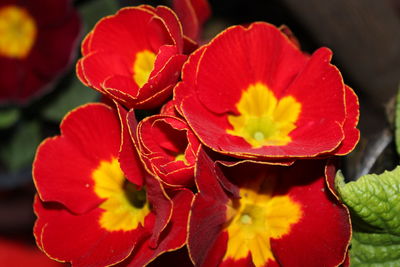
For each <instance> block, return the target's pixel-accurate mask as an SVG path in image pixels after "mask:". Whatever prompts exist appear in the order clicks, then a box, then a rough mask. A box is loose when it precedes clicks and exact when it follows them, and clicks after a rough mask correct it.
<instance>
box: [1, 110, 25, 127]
mask: <svg viewBox="0 0 400 267" xmlns="http://www.w3.org/2000/svg"><path fill="white" fill-rule="evenodd" d="M19 117H20V111H19V109H16V108H15V109H6V110H0V129H5V128H8V127H10V126H12V125H13V124H14V123H15V122H16V121H17V120H18V118H19Z"/></svg>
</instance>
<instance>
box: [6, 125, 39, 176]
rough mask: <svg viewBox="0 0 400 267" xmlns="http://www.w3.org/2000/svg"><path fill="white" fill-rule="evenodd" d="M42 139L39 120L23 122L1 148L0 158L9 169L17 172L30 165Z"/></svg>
mask: <svg viewBox="0 0 400 267" xmlns="http://www.w3.org/2000/svg"><path fill="white" fill-rule="evenodd" d="M40 140H41V136H40V126H39V123H38V122H37V121H29V122H25V123H22V122H21V123H20V125H18V128H17V130H16V131H15V134H14V135H13V136H11V138H10V140H9V141H8V142H7V143H5V144H2V147H1V149H0V158H1V160H2V162H3V163H4V165H5V166H6V167H7V169H8V170H9V171H11V172H15V171H17V170H19V169H22V168H24V167H27V166H29V165H30V164H31V163H32V161H33V158H34V156H35V151H36V147H37V146H38V144H39V143H40Z"/></svg>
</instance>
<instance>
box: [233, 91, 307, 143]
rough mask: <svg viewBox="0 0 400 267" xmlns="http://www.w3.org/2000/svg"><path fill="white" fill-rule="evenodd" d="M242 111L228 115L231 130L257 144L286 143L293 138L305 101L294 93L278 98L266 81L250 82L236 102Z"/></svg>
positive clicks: (238, 108) (234, 133)
mask: <svg viewBox="0 0 400 267" xmlns="http://www.w3.org/2000/svg"><path fill="white" fill-rule="evenodd" d="M236 108H237V110H238V112H239V115H228V121H229V123H230V124H231V125H232V127H233V129H228V130H227V133H229V134H231V135H234V136H239V137H242V138H243V139H244V140H246V142H247V143H249V144H250V145H251V146H252V147H253V148H260V147H262V146H284V145H287V144H288V143H289V142H290V141H292V139H291V137H290V136H289V133H290V132H291V131H292V130H294V129H295V128H296V124H295V123H296V121H297V119H298V118H299V115H300V111H301V104H300V103H299V102H298V101H297V100H296V99H295V98H294V97H292V96H286V97H283V98H282V99H280V100H278V99H277V98H276V97H275V95H274V93H273V92H272V91H271V90H269V89H268V87H267V86H266V85H264V84H262V83H256V84H252V85H250V86H249V88H248V89H247V90H246V91H244V92H243V94H242V96H241V98H240V100H239V102H238V103H237V104H236Z"/></svg>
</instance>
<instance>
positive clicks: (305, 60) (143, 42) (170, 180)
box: [33, 0, 360, 267]
mask: <svg viewBox="0 0 400 267" xmlns="http://www.w3.org/2000/svg"><path fill="white" fill-rule="evenodd" d="M175 12H176V13H175ZM208 16H209V6H208V3H207V2H206V1H202V0H192V1H189V0H176V1H173V5H172V9H170V8H168V7H165V6H157V7H152V6H148V5H140V6H137V7H125V8H122V9H121V10H119V11H118V12H117V13H116V14H115V15H111V16H108V17H105V18H103V19H101V20H100V21H99V22H98V23H97V24H96V25H95V27H94V28H93V29H92V30H91V31H90V32H89V34H88V35H87V36H86V38H85V39H84V41H83V43H82V58H81V59H80V60H79V61H78V63H77V75H78V77H79V78H80V80H81V81H82V83H84V84H85V85H87V86H88V87H91V88H93V89H95V90H97V91H99V92H101V93H102V94H103V96H104V99H105V100H104V103H101V104H100V103H92V104H87V105H85V106H82V107H79V108H77V109H75V110H73V111H71V112H70V113H69V114H68V115H67V116H66V117H65V118H64V120H63V122H62V123H61V126H60V128H61V134H60V135H58V136H56V137H53V138H49V139H46V140H45V141H44V142H43V143H42V144H41V145H40V146H39V148H38V150H37V154H36V158H35V160H34V163H33V168H34V169H33V175H34V181H35V185H36V189H37V197H36V198H35V203H34V209H35V213H36V215H37V221H36V224H35V228H34V234H35V238H36V242H37V245H38V247H39V248H40V249H41V250H42V251H43V252H44V253H46V254H47V255H48V256H49V257H50V258H52V259H55V260H58V261H62V262H70V263H72V265H73V266H109V265H118V266H126V265H127V266H146V265H152V264H154V265H156V266H159V265H163V264H167V262H168V263H170V262H171V259H172V261H173V262H175V264H178V266H179V263H182V264H185V265H186V264H188V261H190V262H189V264H190V265H194V266H256V267H261V266H316V267H317V266H332V267H333V266H348V265H349V264H350V263H351V261H350V259H352V258H351V257H352V256H351V250H350V247H351V246H350V244H355V247H356V246H357V244H358V243H353V241H352V234H353V230H354V229H356V228H354V229H353V228H352V223H353V222H354V220H353V221H352V217H351V213H350V211H349V209H348V206H350V207H351V208H352V206H351V205H345V204H344V203H343V202H342V199H344V198H343V196H342V192H343V190H344V189H342V188H340V187H338V186H337V184H336V185H335V174H336V171H337V169H338V167H339V164H338V162H339V161H338V160H337V159H338V158H339V156H345V155H347V154H349V153H350V152H351V151H352V150H353V149H354V148H355V146H356V144H357V143H358V141H359V138H360V133H359V130H358V129H357V124H358V120H359V102H358V98H357V95H356V94H355V93H354V91H353V90H352V89H351V88H350V87H349V86H348V85H346V84H345V82H344V80H343V77H342V74H341V73H340V71H339V70H338V68H337V67H335V66H334V65H333V64H332V63H331V58H332V52H331V50H329V49H328V48H324V47H323V48H320V49H318V50H316V51H315V52H314V53H312V54H307V53H305V52H303V51H302V50H301V49H300V46H299V42H298V41H297V39H296V38H295V37H294V36H293V34H292V33H291V32H290V30H289V29H288V28H287V27H281V28H278V27H275V26H273V25H272V24H268V23H266V22H254V23H250V24H247V25H246V26H232V27H229V28H228V29H226V30H224V31H223V32H222V33H220V34H218V35H217V36H216V37H214V38H213V39H212V40H211V41H209V42H205V44H203V45H199V44H201V43H202V41H201V37H200V36H201V33H202V25H203V23H204V22H205V20H206V19H207V17H208ZM197 46H199V47H198V48H196V47H197ZM106 103H107V104H106ZM350 210H351V212H353V209H350ZM349 251H350V252H349ZM354 251H357V249H355V250H354ZM169 252H171V253H169ZM349 253H350V254H349ZM180 257H182V258H183V260H182V261H180ZM164 259H165V260H166V262H164ZM153 261H154V262H153Z"/></svg>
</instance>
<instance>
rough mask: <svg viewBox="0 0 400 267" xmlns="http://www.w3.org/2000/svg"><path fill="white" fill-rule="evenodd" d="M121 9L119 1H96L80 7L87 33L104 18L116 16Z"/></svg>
mask: <svg viewBox="0 0 400 267" xmlns="http://www.w3.org/2000/svg"><path fill="white" fill-rule="evenodd" d="M118 9H119V6H118V1H117V0H94V1H88V2H85V3H84V4H82V5H81V6H79V13H80V14H81V16H82V18H83V21H84V24H85V28H86V32H88V31H90V30H92V28H93V27H94V25H95V24H96V23H97V22H98V21H99V20H100V19H101V18H103V17H105V16H108V15H111V14H114V13H115V12H117V10H118Z"/></svg>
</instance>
